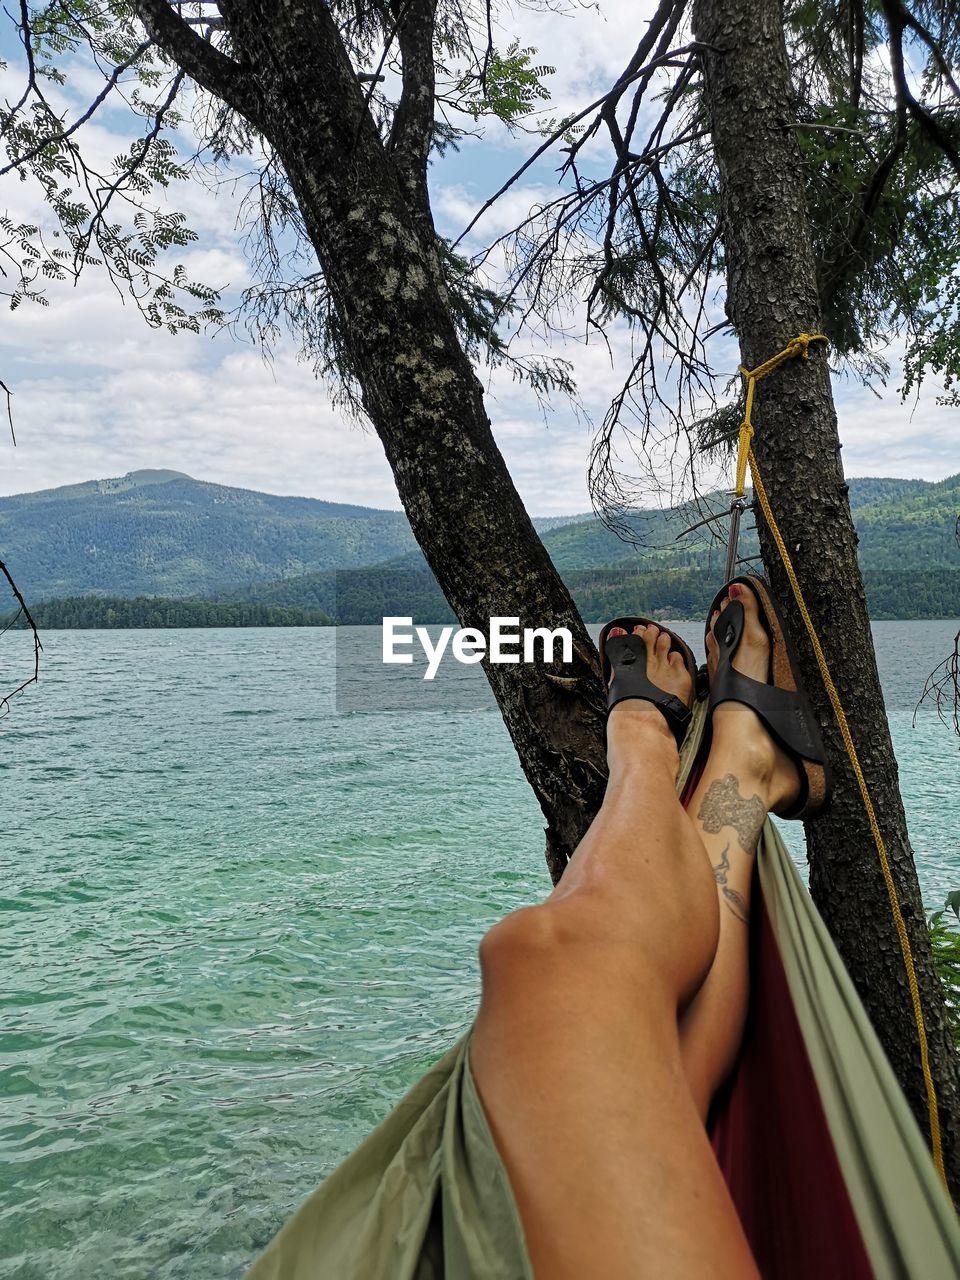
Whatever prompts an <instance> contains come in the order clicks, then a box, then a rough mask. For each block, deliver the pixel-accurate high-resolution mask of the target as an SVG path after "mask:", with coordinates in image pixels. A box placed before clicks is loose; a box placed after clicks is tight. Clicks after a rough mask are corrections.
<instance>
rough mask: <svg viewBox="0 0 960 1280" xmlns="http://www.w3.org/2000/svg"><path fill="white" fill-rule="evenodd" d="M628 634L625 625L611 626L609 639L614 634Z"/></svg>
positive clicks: (608, 633) (608, 634)
mask: <svg viewBox="0 0 960 1280" xmlns="http://www.w3.org/2000/svg"><path fill="white" fill-rule="evenodd" d="M626 634H627V633H626V632H625V631H624V629H623V627H611V628H610V630H609V631H608V632H607V639H608V640H612V639H613V637H614V636H625V635H626Z"/></svg>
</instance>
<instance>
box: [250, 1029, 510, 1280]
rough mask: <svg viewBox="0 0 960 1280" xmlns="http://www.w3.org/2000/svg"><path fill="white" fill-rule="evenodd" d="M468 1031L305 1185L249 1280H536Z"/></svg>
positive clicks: (251, 1272)
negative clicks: (320, 1178) (311, 1188)
mask: <svg viewBox="0 0 960 1280" xmlns="http://www.w3.org/2000/svg"><path fill="white" fill-rule="evenodd" d="M469 1040H470V1037H469V1035H466V1036H464V1037H463V1038H462V1039H461V1040H459V1041H458V1042H457V1044H455V1045H454V1046H453V1048H452V1049H450V1051H449V1052H448V1053H446V1054H445V1055H444V1057H443V1058H441V1059H440V1061H439V1062H438V1063H437V1064H436V1065H435V1066H434V1067H433V1068H432V1069H431V1070H430V1071H429V1072H428V1073H427V1074H426V1075H425V1076H424V1077H423V1078H422V1079H421V1080H419V1081H418V1082H417V1084H415V1085H414V1086H413V1088H412V1089H411V1090H410V1092H409V1093H408V1094H407V1095H406V1097H405V1098H404V1099H403V1101H402V1102H401V1103H400V1104H399V1105H398V1106H397V1107H395V1108H394V1110H393V1111H392V1112H391V1113H390V1115H388V1116H387V1118H386V1120H384V1121H383V1123H382V1124H380V1125H379V1126H378V1127H377V1128H376V1129H374V1131H373V1133H371V1134H370V1136H369V1137H368V1138H366V1139H365V1141H364V1142H362V1143H361V1145H360V1146H359V1147H358V1148H357V1149H356V1151H354V1153H353V1154H352V1155H351V1156H348V1157H347V1159H346V1160H345V1161H344V1162H343V1164H342V1165H340V1167H339V1168H338V1169H336V1170H335V1171H334V1172H333V1173H332V1174H331V1175H330V1177H329V1178H327V1180H326V1182H324V1183H323V1184H322V1185H321V1186H320V1188H319V1189H318V1190H317V1191H315V1192H314V1193H313V1195H312V1196H311V1197H310V1198H309V1200H307V1202H306V1203H305V1204H304V1205H303V1206H302V1207H301V1208H300V1209H299V1210H298V1212H297V1213H296V1214H295V1215H294V1217H293V1218H291V1220H290V1221H289V1222H288V1223H287V1224H286V1226H285V1227H284V1228H283V1229H282V1231H280V1233H279V1234H278V1235H277V1236H276V1237H275V1238H274V1240H273V1241H272V1243H271V1244H270V1245H269V1246H268V1248H267V1249H266V1251H265V1252H264V1253H263V1254H262V1255H261V1257H260V1258H259V1260H258V1261H257V1262H256V1263H255V1264H254V1266H253V1267H252V1268H251V1270H250V1271H249V1272H248V1273H247V1280H319V1278H320V1277H324V1278H326V1277H330V1278H331V1280H333V1278H334V1277H335V1278H336V1280H388V1278H389V1280H440V1278H441V1277H451V1278H452V1277H463V1278H464V1280H466V1278H467V1277H472V1276H476V1277H480V1276H483V1277H489V1280H533V1271H532V1270H531V1268H530V1263H529V1261H528V1259H527V1253H526V1249H525V1247H524V1243H523V1227H522V1226H521V1223H520V1218H519V1216H518V1214H517V1209H516V1205H515V1204H514V1199H513V1193H512V1192H511V1190H510V1184H509V1182H508V1181H507V1175H506V1171H505V1170H504V1168H503V1165H502V1164H501V1162H500V1157H499V1155H498V1154H497V1151H496V1148H495V1147H494V1144H493V1139H492V1137H491V1136H490V1130H489V1128H488V1127H487V1121H486V1117H485V1116H484V1113H483V1110H482V1108H481V1105H480V1099H479V1097H478V1096H477V1091H476V1089H475V1087H474V1084H473V1077H472V1076H471V1074H470V1064H469V1058H468V1045H469Z"/></svg>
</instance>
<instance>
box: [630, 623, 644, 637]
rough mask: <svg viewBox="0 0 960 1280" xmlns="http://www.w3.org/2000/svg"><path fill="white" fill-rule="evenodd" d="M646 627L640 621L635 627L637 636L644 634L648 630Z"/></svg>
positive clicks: (634, 631)
mask: <svg viewBox="0 0 960 1280" xmlns="http://www.w3.org/2000/svg"><path fill="white" fill-rule="evenodd" d="M646 629H647V628H646V627H645V626H644V624H643V623H642V622H638V623H637V625H636V626H635V627H634V628H633V634H634V635H635V636H642V635H643V633H644V632H645V631H646Z"/></svg>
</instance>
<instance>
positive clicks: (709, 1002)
mask: <svg viewBox="0 0 960 1280" xmlns="http://www.w3.org/2000/svg"><path fill="white" fill-rule="evenodd" d="M731 592H732V595H733V598H737V599H739V600H740V602H741V603H742V604H743V607H744V610H745V613H746V625H745V629H744V635H743V640H742V641H741V643H740V648H739V650H738V651H737V654H736V657H735V658H734V662H733V665H734V667H735V668H736V669H737V670H738V671H741V672H742V673H743V674H744V675H749V676H753V677H754V679H757V680H766V679H767V675H768V670H769V663H770V642H769V640H768V638H767V633H766V632H765V631H764V629H763V626H762V624H761V623H760V620H759V614H758V609H757V602H756V598H755V597H754V595H753V593H752V592H751V591H749V590H747V589H745V588H742V587H739V586H738V585H736V584H735V585H734V586H733V587H731ZM728 599H729V597H728ZM727 603H728V601H727V600H725V601H724V602H723V605H722V608H725V607H726V604H727ZM717 616H719V615H718V614H715V615H714V618H713V619H711V626H712V623H713V621H714V620H715V619H716V617H717ZM716 660H717V645H716V641H715V640H714V639H713V636H712V635H711V636H710V637H709V639H708V642H707V666H708V670H709V672H710V675H711V677H712V675H713V672H714V670H715V668H716ZM798 786H799V780H798V777H797V772H796V768H795V766H794V765H793V764H792V763H791V762H790V759H789V757H787V756H786V755H784V753H783V752H782V751H780V750H779V748H778V747H776V746H775V745H774V742H773V740H772V739H771V738H770V737H769V735H768V734H767V732H766V730H765V729H764V727H763V725H762V722H761V721H760V720H759V719H758V717H757V716H756V715H755V714H754V712H752V711H751V710H750V709H749V707H744V706H742V705H741V704H739V703H734V702H727V703H721V704H720V706H719V707H717V708H716V709H715V711H714V713H713V741H712V743H711V747H710V755H709V757H708V760H707V763H706V767H705V769H704V772H703V775H702V777H701V778H700V781H699V783H698V784H697V789H696V791H695V792H694V794H693V796H692V798H691V801H690V805H689V813H690V816H691V817H692V819H693V823H694V828H695V830H696V831H697V834H698V835H699V836H700V839H701V840H702V841H703V844H704V847H705V848H706V851H707V855H708V857H709V859H710V863H711V865H712V867H713V872H714V876H715V878H716V884H717V894H718V898H719V901H720V937H719V942H718V944H717V951H716V955H715V956H714V960H713V964H712V966H711V969H710V972H709V974H708V975H707V978H706V981H705V982H704V983H703V985H702V987H701V988H700V990H699V991H698V992H697V995H696V997H695V998H694V1000H693V1001H692V1002H691V1004H690V1006H689V1007H688V1008H687V1009H686V1010H685V1012H684V1014H683V1017H682V1020H681V1024H680V1034H681V1050H682V1055H683V1065H684V1071H685V1072H686V1076H687V1080H688V1082H689V1084H690V1089H691V1091H692V1093H693V1096H694V1098H695V1100H696V1103H697V1107H698V1110H699V1112H700V1115H701V1117H702V1118H703V1119H706V1116H707V1113H708V1111H709V1108H710V1103H711V1101H712V1099H713V1095H714V1094H715V1092H716V1091H717V1089H718V1088H719V1087H720V1085H721V1084H723V1082H724V1080H725V1079H726V1078H727V1076H728V1075H729V1073H730V1071H731V1069H732V1067H733V1065H734V1062H735V1061H736V1056H737V1052H738V1050H739V1048H740V1041H741V1039H742V1037H743V1027H744V1022H745V1021H746V1016H747V1005H748V1001H749V994H750V992H749V957H748V948H747V941H748V939H747V921H748V920H749V914H750V890H751V885H752V883H753V871H754V861H755V858H754V855H755V854H756V850H757V841H758V840H759V837H760V831H761V828H762V827H763V824H764V822H765V820H766V817H767V812H768V810H770V809H772V808H775V807H777V806H778V805H780V804H781V803H782V802H784V801H787V800H790V799H792V798H793V797H794V796H795V794H796V792H797V788H798Z"/></svg>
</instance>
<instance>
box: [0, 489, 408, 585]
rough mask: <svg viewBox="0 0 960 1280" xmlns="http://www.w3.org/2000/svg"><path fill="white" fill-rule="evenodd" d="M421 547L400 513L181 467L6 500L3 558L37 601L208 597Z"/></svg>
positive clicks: (1, 515)
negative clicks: (212, 478) (240, 483)
mask: <svg viewBox="0 0 960 1280" xmlns="http://www.w3.org/2000/svg"><path fill="white" fill-rule="evenodd" d="M414 546H415V543H414V540H413V536H412V534H411V533H410V526H409V525H408V524H407V520H406V517H405V516H404V515H403V514H402V513H400V512H397V511H376V510H373V509H372V508H369V507H358V506H349V505H344V504H342V503H337V502H322V501H319V500H318V499H315V498H284V497H276V496H274V495H273V494H268V493H257V492H255V491H253V490H250V489H236V488H232V487H230V486H229V485H220V484H208V483H206V482H204V481H201V480H193V479H191V478H190V476H185V475H182V474H180V473H179V472H176V471H135V472H132V473H131V474H130V475H127V476H123V477H121V478H120V479H118V480H92V481H90V482H89V483H87V484H78V485H68V486H66V487H65V488H62V489H46V490H43V491H42V492H40V493H25V494H18V495H17V496H15V497H8V498H0V549H2V550H0V555H2V557H3V559H4V560H5V562H6V563H7V564H8V565H9V566H10V568H11V570H12V571H13V573H14V576H15V577H16V579H17V583H18V585H19V586H20V589H21V590H22V591H23V592H24V594H25V595H26V596H27V598H28V599H31V600H35V601H39V600H45V599H50V598H52V597H57V596H73V595H86V594H99V595H117V596H137V595H164V596H175V597H183V596H201V595H209V594H212V593H213V592H214V591H216V590H217V589H218V588H220V587H224V586H228V585H230V584H233V583H245V584H249V583H253V582H258V581H265V580H273V579H276V578H279V577H281V576H284V575H290V574H301V573H307V572H311V571H314V570H317V569H324V568H332V567H344V568H346V567H353V566H357V565H365V564H375V563H377V562H378V561H381V560H386V559H389V558H390V557H391V556H395V555H398V554H401V553H402V552H404V551H409V550H411V549H412V548H413V547H414Z"/></svg>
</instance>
